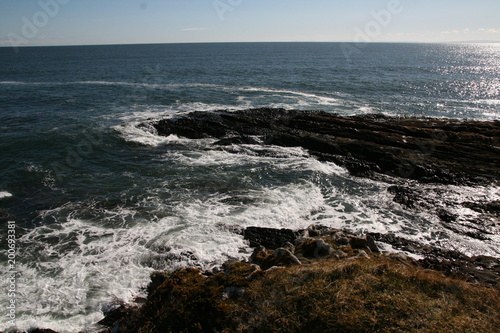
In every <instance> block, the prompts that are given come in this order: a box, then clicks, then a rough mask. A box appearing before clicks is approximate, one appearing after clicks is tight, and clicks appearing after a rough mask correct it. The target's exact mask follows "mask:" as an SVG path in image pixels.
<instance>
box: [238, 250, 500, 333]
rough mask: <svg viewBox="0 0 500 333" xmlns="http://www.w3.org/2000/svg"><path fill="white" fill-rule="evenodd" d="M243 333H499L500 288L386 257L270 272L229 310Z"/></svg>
mask: <svg viewBox="0 0 500 333" xmlns="http://www.w3.org/2000/svg"><path fill="white" fill-rule="evenodd" d="M231 310H232V312H231V317H232V318H235V323H236V324H235V326H236V327H235V328H236V331H238V332H498V328H499V327H500V317H499V316H500V293H499V292H498V290H496V289H491V288H486V287H481V286H477V285H473V284H470V283H467V282H464V281H459V280H453V279H450V278H446V277H444V275H442V274H441V273H438V272H435V271H429V270H422V269H419V268H416V267H415V266H412V265H410V264H406V263H401V262H396V261H392V260H389V259H376V260H374V259H361V258H360V259H351V260H343V261H319V262H315V263H313V264H311V265H308V266H302V267H300V266H294V267H289V268H287V269H280V270H275V271H271V272H269V273H267V274H266V275H265V276H264V277H262V278H261V279H259V280H256V281H253V282H252V283H251V285H250V288H249V289H248V291H247V293H246V295H245V297H244V298H243V299H242V300H241V301H239V302H237V303H235V305H234V307H233V308H232V309H231Z"/></svg>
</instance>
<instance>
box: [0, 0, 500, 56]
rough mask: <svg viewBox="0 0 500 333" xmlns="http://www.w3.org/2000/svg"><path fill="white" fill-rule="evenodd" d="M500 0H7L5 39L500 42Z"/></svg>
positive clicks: (2, 1) (0, 27)
mask: <svg viewBox="0 0 500 333" xmlns="http://www.w3.org/2000/svg"><path fill="white" fill-rule="evenodd" d="M499 18H500V0H351V1H346V0H338V1H337V0H300V1H299V0H0V46H15V47H18V46H39V45H94V44H136V43H140V44H146V43H189V42H269V41H319V42H360V41H363V42H463V41H497V42H500V19H499Z"/></svg>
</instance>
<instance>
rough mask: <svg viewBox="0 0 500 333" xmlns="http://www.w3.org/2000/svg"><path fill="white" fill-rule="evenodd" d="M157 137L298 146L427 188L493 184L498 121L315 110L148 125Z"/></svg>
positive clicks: (223, 114) (353, 168) (362, 171)
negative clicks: (332, 112) (335, 112)
mask: <svg viewBox="0 0 500 333" xmlns="http://www.w3.org/2000/svg"><path fill="white" fill-rule="evenodd" d="M152 125H153V126H154V128H155V129H156V130H157V131H158V134H160V135H165V136H168V135H171V134H175V135H179V136H183V137H187V138H192V139H200V138H218V139H220V140H219V141H218V142H216V144H221V145H228V144H232V143H237V144H240V143H252V144H256V143H260V144H272V145H278V146H286V147H290V146H300V147H303V148H305V149H307V150H308V151H309V153H310V154H311V155H313V156H316V157H317V158H318V159H320V160H324V161H331V162H334V163H336V164H339V165H341V166H343V167H345V168H347V169H348V170H349V171H350V172H351V173H352V174H353V175H358V176H367V177H376V176H377V174H384V175H390V176H395V177H401V178H408V179H415V180H419V181H420V182H426V183H441V184H465V183H475V184H477V183H482V184H491V183H492V182H494V183H497V182H498V176H499V171H500V170H499V168H498V165H500V157H499V156H500V148H499V138H500V121H490V122H481V121H465V120H451V119H428V118H394V117H386V116H382V115H364V116H352V117H343V116H338V115H335V114H330V113H326V112H321V111H296V110H284V109H270V108H261V109H251V110H244V111H235V112H228V111H219V112H192V113H189V114H187V115H185V116H180V117H176V118H170V119H163V120H160V121H157V122H154V123H153V124H152Z"/></svg>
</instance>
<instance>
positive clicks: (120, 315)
mask: <svg viewBox="0 0 500 333" xmlns="http://www.w3.org/2000/svg"><path fill="white" fill-rule="evenodd" d="M134 309H135V308H133V307H131V306H128V305H121V306H119V307H118V308H116V309H113V310H111V311H109V312H107V313H105V314H104V318H103V319H101V320H100V321H99V322H98V324H99V325H103V326H107V327H113V326H115V324H117V323H119V322H120V321H122V320H123V319H125V318H128V317H130V315H131V313H132V312H133V311H134Z"/></svg>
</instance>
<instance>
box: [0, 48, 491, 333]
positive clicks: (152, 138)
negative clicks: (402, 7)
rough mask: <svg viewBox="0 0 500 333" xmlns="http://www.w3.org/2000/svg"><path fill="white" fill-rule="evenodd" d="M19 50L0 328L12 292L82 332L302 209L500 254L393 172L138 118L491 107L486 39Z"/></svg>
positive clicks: (5, 100) (13, 77)
mask: <svg viewBox="0 0 500 333" xmlns="http://www.w3.org/2000/svg"><path fill="white" fill-rule="evenodd" d="M346 46H347V47H348V48H347V49H349V50H350V51H351V52H346ZM353 50H354V51H355V52H352V51H353ZM18 51H19V52H18V53H16V52H14V50H13V49H11V48H0V63H1V64H2V66H1V67H0V128H1V131H0V175H1V177H0V237H1V240H2V242H1V253H0V265H1V270H2V275H3V278H2V279H1V280H0V290H2V291H1V292H0V304H1V306H0V318H1V319H0V330H1V329H4V328H7V327H9V325H8V324H7V320H9V314H10V313H11V312H10V309H9V308H8V305H9V304H11V303H9V302H11V301H12V300H13V299H14V300H15V321H16V324H17V326H18V328H19V329H27V328H29V327H32V326H37V327H47V328H51V329H54V330H57V331H60V332H78V331H85V332H94V330H95V329H96V328H95V325H94V324H95V323H96V322H97V321H99V320H100V319H102V317H103V314H102V313H103V311H106V310H107V309H110V308H112V307H114V306H117V305H118V304H122V303H129V302H134V300H135V299H136V298H138V297H143V296H145V289H144V287H146V286H147V284H148V282H149V275H150V274H151V272H153V271H154V270H163V269H167V270H168V269H175V268H176V267H179V266H183V265H190V266H196V267H202V268H206V269H210V268H212V267H215V266H217V265H220V264H221V263H223V262H224V261H226V260H228V259H244V258H247V257H248V256H249V255H250V253H251V249H249V246H248V244H247V243H246V241H245V240H244V239H243V237H242V236H241V235H240V233H239V232H238V231H239V230H241V228H244V227H248V226H262V227H275V228H293V229H296V228H305V227H307V226H308V225H310V224H313V223H316V224H322V225H326V226H330V227H336V228H342V229H348V230H350V231H353V232H357V233H362V232H381V233H394V234H396V235H399V236H402V237H405V238H408V239H413V240H417V241H420V242H424V243H426V244H431V245H433V246H438V247H442V248H449V249H456V250H459V251H462V252H464V253H466V254H468V255H478V254H484V255H491V256H496V257H500V237H499V235H498V234H497V235H493V236H492V237H491V238H490V239H488V240H484V241H480V240H477V239H474V238H470V237H468V236H467V235H463V234H459V233H456V232H454V231H453V230H450V229H449V228H445V227H443V225H442V223H440V221H439V220H438V219H437V217H436V216H435V215H432V214H429V213H428V212H425V211H422V212H415V211H409V210H407V209H404V208H402V207H401V206H400V205H399V204H397V203H395V202H393V201H392V195H391V194H390V193H388V192H387V188H388V187H389V186H391V185H393V184H391V182H382V181H374V180H370V179H365V178H358V177H353V176H351V175H349V173H348V172H347V171H346V170H345V169H343V168H341V167H339V166H337V165H335V164H333V163H327V162H320V161H318V160H316V159H315V158H313V157H311V156H310V155H309V154H308V152H307V151H305V150H304V149H302V148H293V147H292V148H285V147H275V146H267V147H264V146H258V145H232V146H227V147H223V148H221V147H219V148H215V147H214V146H212V145H211V143H212V142H213V140H210V139H199V140H190V139H185V138H182V137H177V136H169V137H161V136H158V135H156V133H155V132H154V130H153V129H152V128H151V127H148V126H138V125H139V124H141V123H147V122H148V121H151V120H155V119H161V118H166V117H175V116H178V115H180V114H183V113H187V112H190V111H214V110H243V109H249V108H257V107H276V108H285V109H299V110H324V111H327V112H332V113H337V114H340V115H358V114H370V113H382V114H386V115H393V116H425V117H438V118H443V117H447V118H458V119H463V118H468V119H477V120H498V119H500V74H499V73H500V44H377V43H374V44H342V43H213V44H155V45H113V46H66V47H30V48H28V47H27V48H19V49H18ZM426 186H434V187H441V188H442V191H441V193H444V194H442V195H443V196H447V199H448V200H452V201H453V200H455V201H457V202H459V201H463V200H482V199H487V200H499V199H500V190H499V188H498V187H495V186H476V187H471V186H444V185H426ZM436 200H439V198H436ZM454 213H456V214H458V215H464V214H465V215H467V214H473V212H472V211H471V210H462V211H457V212H454ZM13 225H14V226H15V228H14V227H10V226H13ZM13 228H14V230H15V242H11V243H8V242H7V239H8V238H9V237H8V236H9V235H11V234H13V233H12V232H11V233H9V230H12V229H13ZM10 239H14V238H13V237H10ZM10 244H14V245H15V251H10V252H9V246H10ZM14 257H15V258H14ZM9 260H15V261H9ZM12 286H14V289H15V291H14V292H13V293H9V292H7V291H8V290H9V288H11V289H12ZM4 322H5V324H4Z"/></svg>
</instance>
